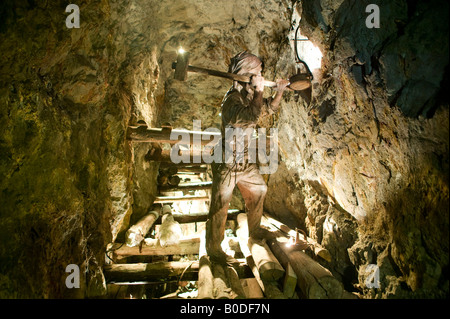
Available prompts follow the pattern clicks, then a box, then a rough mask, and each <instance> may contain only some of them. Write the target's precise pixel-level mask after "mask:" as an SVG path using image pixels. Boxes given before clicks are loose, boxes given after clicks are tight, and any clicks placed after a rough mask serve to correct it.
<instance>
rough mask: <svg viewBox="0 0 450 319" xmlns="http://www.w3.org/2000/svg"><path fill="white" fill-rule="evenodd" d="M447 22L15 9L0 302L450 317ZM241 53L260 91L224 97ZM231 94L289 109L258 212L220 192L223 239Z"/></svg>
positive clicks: (347, 12)
mask: <svg viewBox="0 0 450 319" xmlns="http://www.w3.org/2000/svg"><path fill="white" fill-rule="evenodd" d="M448 9H449V8H448V2H447V1H439V0H434V1H406V0H398V1H373V2H372V3H369V2H367V1H356V0H338V1H328V0H325V1H314V0H301V1H298V0H297V1H295V0H293V1H284V0H270V1H267V0H256V1H238V0H229V1H207V0H179V1H156V0H150V1H147V0H123V1H117V0H106V1H90V0H85V1H72V3H70V2H68V1H59V0H58V1H33V0H19V1H3V2H2V5H1V8H0V17H1V18H0V39H1V40H0V48H1V52H2V58H1V59H2V64H1V67H0V72H1V76H0V82H1V85H0V101H1V102H0V103H1V107H0V236H1V237H0V238H1V240H0V298H8V299H15V298H37V299H45V298H51V299H53V298H56V299H73V298H105V299H129V298H132V299H202V298H206V299H220V298H223V299H292V302H296V301H295V299H297V300H300V301H301V299H330V298H331V299H391V298H401V299H416V298H430V299H445V298H448V296H449V277H448V263H449V188H448V185H449V159H448V156H449V104H448V92H447V93H445V92H446V89H447V88H448V58H449V51H448V50H449V47H448V12H449V10H448ZM240 52H248V53H251V54H253V55H254V56H256V57H257V58H258V59H259V61H261V64H260V66H261V74H260V75H258V74H253V73H251V72H250V73H251V74H249V76H248V81H247V80H245V79H243V78H242V79H240V80H236V79H235V78H234V77H233V76H235V75H237V74H238V72H234V73H233V72H230V70H231V69H232V68H231V67H230V65H232V63H233V61H236V60H233V58H234V57H236V56H237V55H238V54H239V53H240ZM199 70H200V71H199ZM202 70H203V71H202ZM205 70H207V71H205ZM211 70H213V71H214V72H215V74H211V73H214V72H212V71H211ZM208 72H209V73H208ZM224 74H228V78H227V76H226V75H224ZM229 74H232V76H231V77H230V75H229ZM247 75H248V74H247ZM262 79H264V80H266V81H272V82H275V83H276V84H275V85H272V86H270V85H267V86H263V88H261V85H262V84H261V83H263V84H264V83H265V82H261V81H262ZM281 80H284V81H285V82H284V83H285V85H287V87H286V88H282V89H280V86H279V85H280V84H279V83H282V82H283V81H281ZM246 81H247V82H246ZM258 81H259V82H258ZM277 81H278V82H277ZM236 83H237V84H236ZM239 83H240V84H239ZM277 83H278V84H277ZM286 83H288V84H286ZM236 85H241V87H242V88H249V89H248V90H250V91H251V90H253V91H252V92H253V93H252V94H253V98H254V99H256V96H258V97H261V99H262V100H261V101H274V100H270V99H271V98H273V97H274V96H277V94H281V95H280V96H281V100H280V101H279V107H278V108H276V109H271V110H272V111H271V112H263V111H261V110H262V107H261V106H258V107H260V109H258V108H257V107H256V106H255V109H257V110H258V112H259V113H258V116H257V117H255V120H254V123H253V125H254V126H253V127H254V129H255V130H254V132H258V134H257V136H256V135H252V136H251V138H253V139H254V140H256V138H258V141H261V140H264V142H265V143H266V144H261V145H262V146H261V147H260V148H259V149H264V150H266V151H267V150H269V151H268V152H267V154H270V156H269V159H270V160H269V163H267V162H266V163H265V165H266V166H267V164H269V166H270V165H272V164H273V165H274V166H272V168H273V169H270V170H269V171H267V170H266V171H261V170H260V171H259V172H261V173H258V174H257V177H258V188H257V189H258V191H259V192H260V193H261V194H263V193H264V194H265V197H261V196H262V195H261V196H260V197H258V203H260V202H261V203H260V204H261V205H256V204H255V202H256V200H255V197H254V195H255V194H254V192H253V190H254V189H256V188H254V187H253V188H252V186H251V185H252V181H253V180H252V179H251V178H249V179H247V181H246V183H247V184H249V185H250V186H249V187H247V188H245V189H244V187H241V186H242V185H243V184H242V183H238V182H237V179H234V180H233V179H232V178H233V174H238V173H240V172H236V170H234V171H230V172H229V173H230V175H229V178H230V180H231V181H232V182H236V184H235V185H232V186H235V187H234V188H231V189H232V194H231V195H230V198H229V201H227V202H226V203H223V205H222V206H221V207H220V209H221V212H223V211H225V213H226V214H225V215H224V216H225V219H224V220H223V223H224V226H223V225H222V224H220V223H219V224H220V227H215V224H214V223H213V222H212V219H213V218H212V216H213V214H212V213H210V212H211V211H214V210H215V209H216V208H214V207H216V206H214V205H212V201H213V199H214V198H216V197H214V196H213V194H212V193H213V192H214V189H215V188H214V185H215V182H216V179H217V176H218V175H217V174H213V170H214V169H213V166H214V163H211V161H208V160H207V158H208V157H207V156H206V155H210V154H211V149H212V146H213V144H211V143H212V142H211V141H212V140H213V139H215V138H216V139H217V140H218V141H220V142H223V141H224V140H223V138H224V136H223V128H222V125H223V122H225V118H227V119H229V118H230V117H229V116H228V115H226V114H225V113H224V110H223V108H222V106H223V105H225V104H224V101H225V98H224V97H225V95H226V94H227V92H229V90H230V88H232V87H233V86H235V87H236ZM277 89H278V91H277ZM250 91H248V92H250ZM240 92H242V91H240ZM246 92H247V91H246ZM249 94H250V93H249ZM252 101H253V100H252ZM255 103H256V102H255ZM251 105H253V104H251ZM255 105H256V104H255ZM258 105H259V104H258ZM248 107H250V106H248ZM252 107H253V106H252ZM263 138H264V139H263ZM210 142H211V143H210ZM214 145H215V144H214ZM258 146H260V145H259V144H258ZM255 154H258V155H259V154H260V153H259V152H257V153H255ZM267 154H266V155H267ZM252 165H254V166H255V167H260V166H264V165H263V164H261V165H260V164H259V163H258V162H255V163H252ZM255 174H256V173H255ZM221 176H222V175H221ZM235 176H237V175H235ZM255 176H256V175H255ZM221 178H225V177H223V176H222V177H221ZM227 178H228V177H227ZM255 178H256V177H255ZM228 186H229V185H228ZM227 189H229V188H227ZM241 191H242V192H241ZM252 196H253V197H252ZM213 197H214V198H213ZM244 197H245V198H244ZM214 200H215V199H214ZM255 207H257V208H255ZM216 210H217V209H216ZM255 211H259V212H261V213H262V215H261V216H260V220H258V224H259V225H260V227H261V228H262V229H264V230H265V231H266V232H267V233H270V236H269V237H267V238H262V239H259V240H253V237H252V236H251V234H250V232H249V227H250V226H249V225H250V224H251V223H253V221H254V219H255V218H254V217H253V216H254V214H256V213H255ZM214 216H215V215H214ZM208 223H210V224H208ZM208 225H209V226H208ZM217 225H218V224H217ZM222 226H223V229H222V228H221V227H222ZM208 227H209V228H208ZM252 227H253V226H252ZM208 229H209V230H208ZM221 232H222V233H221ZM209 233H211V234H213V235H211V236H212V238H219V237H220V236H222V235H223V237H222V238H223V241H221V242H220V247H221V249H223V252H224V253H225V254H226V255H227V256H229V257H232V259H233V260H234V261H237V263H235V264H233V265H230V264H229V263H228V262H225V263H221V262H220V261H216V260H212V259H211V258H210V257H211V256H210V255H211V254H210V250H208V249H207V247H209V246H211V245H212V244H211V243H212V240H211V238H210V237H208V235H207V234H209ZM213 244H215V245H216V246H218V241H217V240H216V241H214V243H213ZM208 245H209V246H208ZM227 258H228V257H227ZM227 260H228V259H227ZM300 301H299V302H300Z"/></svg>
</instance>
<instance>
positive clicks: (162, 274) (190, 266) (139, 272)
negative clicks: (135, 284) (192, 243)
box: [103, 261, 199, 283]
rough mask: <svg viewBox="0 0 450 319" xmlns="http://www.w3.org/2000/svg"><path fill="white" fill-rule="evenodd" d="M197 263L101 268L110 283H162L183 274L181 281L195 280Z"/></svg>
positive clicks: (178, 262)
mask: <svg viewBox="0 0 450 319" xmlns="http://www.w3.org/2000/svg"><path fill="white" fill-rule="evenodd" d="M198 267H199V263H198V261H191V262H180V261H171V262H156V263H136V264H112V265H105V266H104V267H103V270H104V274H105V278H106V280H107V282H108V283H111V282H132V281H158V280H160V281H164V279H173V278H174V277H178V276H180V275H181V274H182V273H183V272H184V275H183V279H185V280H197V278H198Z"/></svg>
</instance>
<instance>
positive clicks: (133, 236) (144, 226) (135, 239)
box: [125, 210, 159, 247]
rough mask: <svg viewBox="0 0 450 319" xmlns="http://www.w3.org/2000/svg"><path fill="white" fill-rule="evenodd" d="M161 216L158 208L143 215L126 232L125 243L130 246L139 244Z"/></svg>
mask: <svg viewBox="0 0 450 319" xmlns="http://www.w3.org/2000/svg"><path fill="white" fill-rule="evenodd" d="M158 217H159V212H158V211H156V210H152V211H150V212H149V213H148V214H147V215H145V216H144V217H142V218H141V219H140V220H139V221H138V222H137V223H136V224H134V225H133V226H131V227H130V228H129V229H128V230H127V232H126V234H125V238H126V239H125V243H126V245H127V246H129V247H134V246H137V245H139V244H140V243H141V242H142V241H143V240H144V238H145V236H146V235H147V233H148V231H149V230H150V228H151V227H152V226H153V224H154V223H155V221H156V220H157V219H158Z"/></svg>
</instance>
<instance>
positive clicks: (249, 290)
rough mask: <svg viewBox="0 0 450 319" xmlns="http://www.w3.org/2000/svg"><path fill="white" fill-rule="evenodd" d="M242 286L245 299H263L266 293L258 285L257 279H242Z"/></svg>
mask: <svg viewBox="0 0 450 319" xmlns="http://www.w3.org/2000/svg"><path fill="white" fill-rule="evenodd" d="M241 285H242V288H243V289H244V293H245V297H246V298H247V299H263V298H264V293H263V292H262V290H261V287H260V286H259V284H258V281H257V280H256V278H245V279H241Z"/></svg>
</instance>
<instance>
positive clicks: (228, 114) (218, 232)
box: [206, 52, 273, 264]
mask: <svg viewBox="0 0 450 319" xmlns="http://www.w3.org/2000/svg"><path fill="white" fill-rule="evenodd" d="M261 64H262V62H261V60H259V58H258V57H256V56H254V55H252V54H249V53H247V52H243V53H240V54H238V55H237V56H236V57H234V58H233V59H232V60H231V65H230V68H229V71H231V72H233V73H237V74H246V75H251V74H249V73H248V72H249V71H250V70H253V69H255V68H256V67H258V66H259V65H261ZM253 94H254V90H253V88H252V87H251V86H250V85H249V84H245V83H237V82H235V83H234V85H233V87H232V88H231V89H230V90H229V91H228V92H227V94H226V95H225V97H224V99H223V102H222V146H221V147H222V150H223V152H222V154H223V155H224V154H225V153H226V152H225V150H227V149H228V150H229V151H231V152H233V151H235V150H236V148H234V146H233V145H231V144H230V143H227V141H226V140H225V128H242V129H243V130H245V129H247V128H251V129H254V128H255V127H256V123H257V122H258V118H259V117H260V116H261V115H262V114H263V113H264V112H269V113H272V112H273V111H272V110H271V109H270V107H269V105H270V99H263V103H262V105H257V104H255V103H252V100H253ZM219 144H220V143H219ZM244 144H245V145H244V152H243V154H241V155H243V157H244V159H243V161H240V160H239V159H240V158H238V157H234V158H233V160H232V161H230V162H228V161H227V162H226V163H225V162H224V159H225V158H224V156H223V157H222V159H223V161H222V163H212V171H213V186H212V194H211V203H210V209H209V215H208V221H207V223H206V250H207V252H208V255H209V256H210V258H211V259H212V260H213V261H216V262H222V263H229V264H235V263H236V260H235V259H234V258H232V257H231V256H228V255H226V254H225V253H224V252H223V251H222V248H221V246H220V244H221V242H222V240H223V237H224V231H225V223H226V220H227V214H228V207H229V203H230V201H231V197H232V195H233V190H234V187H235V186H236V185H237V187H238V188H239V190H240V192H241V194H242V197H243V198H244V201H245V205H246V207H247V209H248V216H247V220H248V229H249V235H250V236H251V237H254V238H257V239H258V236H259V235H261V228H260V222H261V216H262V213H263V204H264V197H265V195H266V192H267V186H266V184H265V182H264V179H263V177H262V176H261V174H260V173H259V169H258V165H257V164H255V163H254V162H253V163H252V162H250V163H249V161H248V140H247V139H245V140H244ZM219 147H220V146H219Z"/></svg>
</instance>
